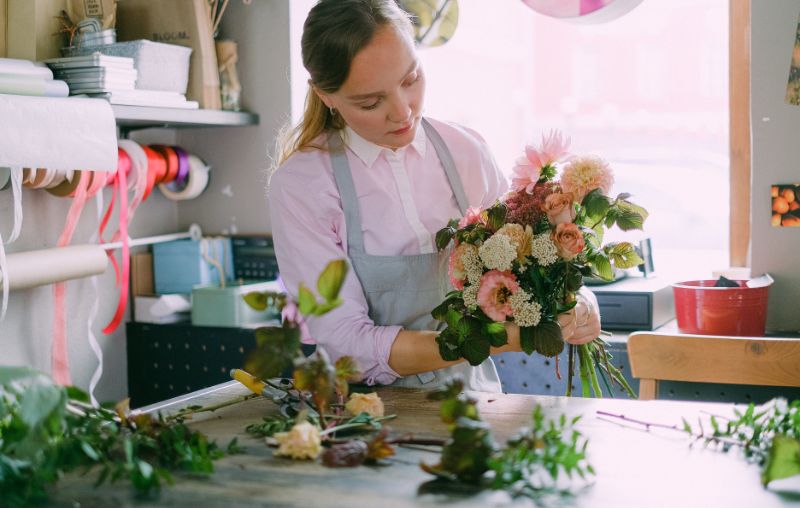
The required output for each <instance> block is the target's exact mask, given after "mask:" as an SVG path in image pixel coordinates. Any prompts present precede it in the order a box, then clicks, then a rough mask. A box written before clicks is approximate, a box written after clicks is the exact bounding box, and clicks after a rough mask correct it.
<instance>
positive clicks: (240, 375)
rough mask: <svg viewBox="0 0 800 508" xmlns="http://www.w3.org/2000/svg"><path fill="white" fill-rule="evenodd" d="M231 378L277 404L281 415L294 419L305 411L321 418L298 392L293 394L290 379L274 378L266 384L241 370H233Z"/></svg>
mask: <svg viewBox="0 0 800 508" xmlns="http://www.w3.org/2000/svg"><path fill="white" fill-rule="evenodd" d="M231 377H232V378H233V379H235V380H236V381H239V382H240V383H242V384H243V385H244V386H246V387H247V388H248V389H249V390H250V391H252V392H253V393H255V394H258V395H261V396H263V397H265V398H267V399H269V400H271V401H272V402H274V403H275V404H277V405H278V407H279V408H280V412H281V415H283V416H285V417H287V418H294V417H296V416H297V415H298V414H299V413H300V411H303V410H304V411H306V412H307V413H308V414H309V415H310V416H319V413H317V411H315V410H314V409H313V408H312V407H310V406H309V405H308V404H307V403H306V402H305V401H304V400H302V399H301V398H300V397H299V396H298V394H297V392H296V391H294V393H293V390H292V382H291V380H289V379H286V378H273V379H270V380H269V382H265V381H262V380H260V379H258V378H257V377H255V376H253V375H251V374H250V373H248V372H245V371H243V370H241V369H233V370H231Z"/></svg>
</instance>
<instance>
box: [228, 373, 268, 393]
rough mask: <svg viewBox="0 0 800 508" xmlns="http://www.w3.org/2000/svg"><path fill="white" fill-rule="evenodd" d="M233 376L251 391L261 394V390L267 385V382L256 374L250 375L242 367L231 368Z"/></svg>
mask: <svg viewBox="0 0 800 508" xmlns="http://www.w3.org/2000/svg"><path fill="white" fill-rule="evenodd" d="M231 377H232V378H233V379H235V380H236V381H239V382H240V383H242V384H243V385H245V386H246V387H247V388H248V389H249V390H250V391H251V392H253V393H255V394H257V395H261V392H262V391H263V390H264V387H266V386H267V383H265V382H264V381H261V380H260V379H258V378H257V377H255V376H252V375H250V374H249V373H247V372H245V371H243V370H242V369H233V370H231Z"/></svg>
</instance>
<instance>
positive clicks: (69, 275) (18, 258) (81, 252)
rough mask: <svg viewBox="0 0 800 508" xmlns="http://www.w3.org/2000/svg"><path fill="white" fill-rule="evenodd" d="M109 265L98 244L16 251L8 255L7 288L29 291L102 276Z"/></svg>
mask: <svg viewBox="0 0 800 508" xmlns="http://www.w3.org/2000/svg"><path fill="white" fill-rule="evenodd" d="M107 265H108V256H107V255H106V251H105V249H103V248H102V247H101V246H99V245H70V246H68V247H60V248H55V249H44V250H32V251H28V252H15V253H13V254H8V255H7V256H6V269H7V271H8V273H7V274H3V275H2V284H5V283H6V281H7V282H8V289H9V290H15V289H26V288H32V287H36V286H41V285H44V284H52V283H53V282H60V281H65V280H71V279H80V278H82V277H89V276H92V275H97V274H100V273H103V272H104V271H105V270H106V266H107Z"/></svg>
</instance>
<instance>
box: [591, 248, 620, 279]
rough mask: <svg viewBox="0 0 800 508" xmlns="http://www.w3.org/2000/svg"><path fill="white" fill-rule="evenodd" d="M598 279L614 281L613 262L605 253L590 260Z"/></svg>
mask: <svg viewBox="0 0 800 508" xmlns="http://www.w3.org/2000/svg"><path fill="white" fill-rule="evenodd" d="M590 262H591V264H592V266H593V267H594V270H595V273H596V274H597V276H598V277H600V278H601V279H604V280H614V271H613V270H612V269H611V261H609V259H608V258H607V257H606V255H605V254H603V253H598V254H597V255H595V256H594V257H592V259H591V260H590Z"/></svg>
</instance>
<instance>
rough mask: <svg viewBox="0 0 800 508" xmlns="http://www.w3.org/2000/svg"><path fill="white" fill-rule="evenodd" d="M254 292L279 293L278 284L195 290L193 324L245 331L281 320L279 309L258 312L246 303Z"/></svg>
mask: <svg viewBox="0 0 800 508" xmlns="http://www.w3.org/2000/svg"><path fill="white" fill-rule="evenodd" d="M253 291H272V292H279V291H280V288H279V286H278V283H277V282H275V281H271V282H257V283H252V284H235V285H229V286H226V287H224V288H221V287H218V286H207V287H195V288H194V290H192V324H193V325H195V326H234V327H242V326H245V325H249V324H252V323H262V322H267V321H270V320H277V319H279V318H280V313H279V312H278V311H277V309H274V308H267V309H266V310H264V311H257V310H255V309H253V308H252V307H250V305H248V304H247V302H245V301H244V295H246V294H247V293H250V292H253Z"/></svg>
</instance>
